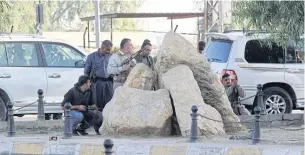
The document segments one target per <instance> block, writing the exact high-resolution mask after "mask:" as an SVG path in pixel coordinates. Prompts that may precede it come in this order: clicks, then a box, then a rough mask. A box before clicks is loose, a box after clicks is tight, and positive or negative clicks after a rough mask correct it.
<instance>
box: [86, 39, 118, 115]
mask: <svg viewBox="0 0 305 155" xmlns="http://www.w3.org/2000/svg"><path fill="white" fill-rule="evenodd" d="M111 48H112V43H111V42H110V41H109V40H105V41H103V42H102V46H101V48H99V49H98V51H96V52H93V53H91V54H89V55H88V57H87V61H86V65H85V70H84V73H85V75H88V76H90V73H91V72H93V74H94V75H93V79H91V81H92V82H93V84H92V86H91V90H92V92H93V102H94V104H95V105H96V106H97V108H98V110H99V111H103V109H104V107H105V106H106V104H107V103H108V102H109V101H110V100H111V98H112V96H113V78H112V77H111V76H110V75H109V74H108V72H107V66H108V62H109V58H110V56H111V54H110V50H111Z"/></svg>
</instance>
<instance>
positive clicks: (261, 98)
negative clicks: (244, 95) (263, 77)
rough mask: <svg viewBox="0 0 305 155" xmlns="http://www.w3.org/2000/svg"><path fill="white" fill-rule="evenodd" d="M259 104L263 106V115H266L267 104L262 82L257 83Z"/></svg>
mask: <svg viewBox="0 0 305 155" xmlns="http://www.w3.org/2000/svg"><path fill="white" fill-rule="evenodd" d="M257 103H258V104H257V106H259V107H260V108H261V115H266V105H265V103H264V92H263V86H262V85H261V84H258V85H257Z"/></svg>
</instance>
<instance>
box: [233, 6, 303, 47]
mask: <svg viewBox="0 0 305 155" xmlns="http://www.w3.org/2000/svg"><path fill="white" fill-rule="evenodd" d="M233 20H234V23H235V24H237V25H239V26H246V28H247V29H251V28H254V29H256V30H259V31H267V32H270V33H271V38H272V39H280V40H281V42H282V43H284V42H285V41H287V37H288V36H290V37H292V39H294V40H296V41H298V40H299V39H300V36H301V35H303V34H304V1H235V2H234V4H233Z"/></svg>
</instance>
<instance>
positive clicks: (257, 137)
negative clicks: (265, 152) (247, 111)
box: [252, 106, 261, 144]
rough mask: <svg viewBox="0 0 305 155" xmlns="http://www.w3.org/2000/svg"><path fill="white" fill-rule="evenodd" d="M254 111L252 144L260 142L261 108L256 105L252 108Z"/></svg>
mask: <svg viewBox="0 0 305 155" xmlns="http://www.w3.org/2000/svg"><path fill="white" fill-rule="evenodd" d="M254 112H255V120H254V124H253V125H254V127H253V128H254V131H253V137H252V144H257V143H259V142H260V137H261V131H260V130H261V129H260V118H261V114H260V113H261V108H260V107H259V106H256V107H255V108H254Z"/></svg>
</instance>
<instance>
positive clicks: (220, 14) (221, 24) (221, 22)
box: [218, 0, 223, 33]
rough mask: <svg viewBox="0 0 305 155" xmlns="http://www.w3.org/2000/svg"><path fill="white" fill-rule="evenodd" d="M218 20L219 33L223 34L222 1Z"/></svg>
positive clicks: (219, 2)
mask: <svg viewBox="0 0 305 155" xmlns="http://www.w3.org/2000/svg"><path fill="white" fill-rule="evenodd" d="M218 19H219V29H218V32H219V33H222V32H223V12H222V1H221V0H220V1H218Z"/></svg>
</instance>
